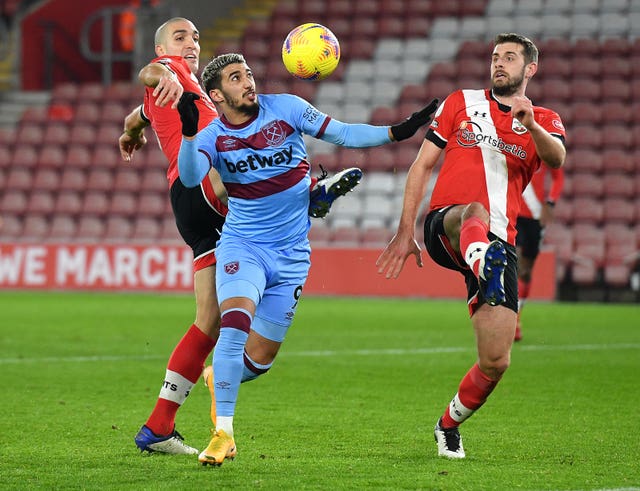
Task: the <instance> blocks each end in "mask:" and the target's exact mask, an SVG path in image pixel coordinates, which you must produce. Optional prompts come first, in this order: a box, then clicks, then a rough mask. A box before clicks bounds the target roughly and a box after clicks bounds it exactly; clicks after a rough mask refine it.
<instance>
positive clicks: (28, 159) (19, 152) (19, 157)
mask: <svg viewBox="0 0 640 491" xmlns="http://www.w3.org/2000/svg"><path fill="white" fill-rule="evenodd" d="M11 162H12V164H13V165H14V166H20V167H22V168H31V167H35V166H36V165H37V164H38V152H37V151H36V149H35V148H34V147H33V146H27V145H18V146H17V147H16V148H15V149H14V150H13V156H12V157H11Z"/></svg>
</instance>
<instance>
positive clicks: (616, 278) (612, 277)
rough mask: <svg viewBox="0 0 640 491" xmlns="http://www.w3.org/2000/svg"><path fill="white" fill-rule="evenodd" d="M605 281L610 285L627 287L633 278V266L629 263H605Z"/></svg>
mask: <svg viewBox="0 0 640 491" xmlns="http://www.w3.org/2000/svg"><path fill="white" fill-rule="evenodd" d="M603 276H604V282H605V283H606V284H607V285H608V286H610V287H617V288H622V287H627V286H628V285H629V279H630V278H631V266H630V265H628V264H605V266H604V272H603Z"/></svg>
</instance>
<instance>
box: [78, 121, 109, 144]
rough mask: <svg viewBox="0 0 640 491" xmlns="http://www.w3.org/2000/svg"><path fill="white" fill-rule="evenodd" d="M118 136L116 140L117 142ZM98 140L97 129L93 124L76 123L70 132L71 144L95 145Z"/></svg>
mask: <svg viewBox="0 0 640 491" xmlns="http://www.w3.org/2000/svg"><path fill="white" fill-rule="evenodd" d="M117 141H118V140H117V138H116V142H117ZM96 142H97V139H96V130H95V129H94V128H93V126H91V125H87V124H75V125H73V126H72V127H71V131H70V132H69V144H71V145H87V146H88V147H93V145H95V144H96Z"/></svg>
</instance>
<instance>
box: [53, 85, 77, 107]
mask: <svg viewBox="0 0 640 491" xmlns="http://www.w3.org/2000/svg"><path fill="white" fill-rule="evenodd" d="M78 91H79V85H78V84H76V83H74V82H65V83H62V84H58V85H56V86H55V87H54V88H53V90H52V91H51V102H53V103H74V102H75V101H76V99H77V97H78Z"/></svg>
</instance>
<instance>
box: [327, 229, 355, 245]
mask: <svg viewBox="0 0 640 491" xmlns="http://www.w3.org/2000/svg"><path fill="white" fill-rule="evenodd" d="M330 245H331V247H358V246H359V245H360V231H359V230H358V228H356V227H338V228H336V229H333V230H332V231H331V241H330Z"/></svg>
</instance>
